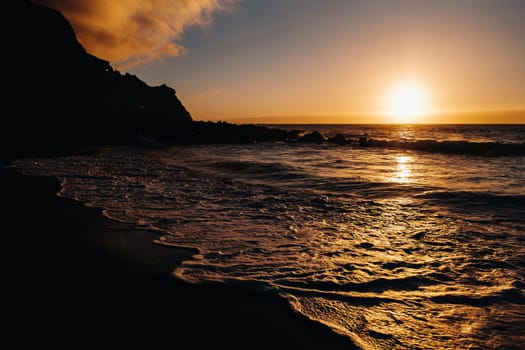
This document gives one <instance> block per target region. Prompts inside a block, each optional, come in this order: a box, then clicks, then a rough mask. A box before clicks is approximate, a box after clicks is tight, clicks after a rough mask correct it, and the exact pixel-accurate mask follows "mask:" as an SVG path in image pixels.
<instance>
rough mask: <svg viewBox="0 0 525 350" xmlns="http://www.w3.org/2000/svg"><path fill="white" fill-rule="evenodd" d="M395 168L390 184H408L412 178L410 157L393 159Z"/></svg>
mask: <svg viewBox="0 0 525 350" xmlns="http://www.w3.org/2000/svg"><path fill="white" fill-rule="evenodd" d="M395 161H396V168H395V173H394V176H393V177H392V182H398V183H408V182H410V179H411V177H412V165H411V163H412V161H413V159H412V157H410V156H397V157H396V158H395Z"/></svg>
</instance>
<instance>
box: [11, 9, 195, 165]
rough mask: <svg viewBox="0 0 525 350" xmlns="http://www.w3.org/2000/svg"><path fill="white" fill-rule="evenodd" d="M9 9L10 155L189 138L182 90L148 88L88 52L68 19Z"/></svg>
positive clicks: (53, 13)
mask: <svg viewBox="0 0 525 350" xmlns="http://www.w3.org/2000/svg"><path fill="white" fill-rule="evenodd" d="M7 9H8V11H7V12H6V14H5V18H4V20H5V22H6V23H7V24H8V25H7V26H6V27H7V28H9V32H8V33H7V42H6V44H7V45H6V46H5V47H4V50H3V52H4V53H3V55H4V58H7V64H6V65H5V66H4V70H5V71H7V74H6V75H5V78H4V82H3V83H4V87H5V90H4V91H7V92H6V93H4V101H5V104H4V106H3V109H4V113H3V114H4V118H2V124H3V125H2V131H1V133H2V135H1V144H2V152H3V153H4V155H5V154H6V152H7V153H8V155H10V156H11V157H12V156H22V155H25V154H35V153H39V151H40V153H46V152H48V151H61V150H66V149H72V148H75V147H78V146H96V145H102V144H119V143H129V142H135V141H136V140H137V137H139V138H140V137H146V138H154V139H156V140H163V139H174V138H177V137H179V136H180V134H181V133H182V132H186V131H183V130H186V128H187V126H188V125H189V124H191V122H192V118H191V116H190V114H189V113H188V111H187V110H186V109H185V107H184V106H183V104H182V103H181V101H180V100H179V99H178V98H177V96H176V94H175V90H174V89H172V88H170V87H168V86H166V85H162V86H156V87H151V86H148V85H147V84H146V83H144V82H143V81H141V80H140V79H139V78H137V77H136V76H134V75H130V74H121V73H120V72H118V71H116V70H114V69H113V68H112V67H111V65H110V64H109V62H107V61H105V60H102V59H99V58H97V57H95V56H93V55H91V54H89V53H88V52H86V50H85V49H84V48H83V47H82V45H81V44H80V43H79V42H78V41H77V39H76V36H75V33H74V31H73V28H72V27H71V25H70V24H69V22H68V21H67V20H66V19H65V18H64V17H63V16H62V14H61V13H60V12H57V11H55V10H52V9H50V8H47V7H44V6H40V5H36V4H32V3H31V2H29V1H20V0H18V1H10V2H8V3H7Z"/></svg>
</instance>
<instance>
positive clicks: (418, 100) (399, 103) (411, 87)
mask: <svg viewBox="0 0 525 350" xmlns="http://www.w3.org/2000/svg"><path fill="white" fill-rule="evenodd" d="M428 113H429V105H428V93H427V91H426V89H425V88H424V87H423V86H422V85H421V84H418V83H417V82H413V81H405V82H401V83H398V84H396V85H394V86H393V87H392V88H391V89H390V90H389V91H388V93H387V95H386V111H385V114H386V115H387V116H388V117H389V118H390V119H391V120H392V121H393V122H396V123H414V122H420V121H421V120H422V118H423V117H425V116H426V115H427V114H428Z"/></svg>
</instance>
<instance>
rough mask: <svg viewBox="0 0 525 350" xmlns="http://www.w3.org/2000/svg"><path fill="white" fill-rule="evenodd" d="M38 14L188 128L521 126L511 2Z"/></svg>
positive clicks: (238, 2) (518, 17)
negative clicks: (172, 99)
mask: <svg viewBox="0 0 525 350" xmlns="http://www.w3.org/2000/svg"><path fill="white" fill-rule="evenodd" d="M36 2H39V3H43V4H46V5H48V6H50V7H54V8H56V9H58V10H60V11H62V12H63V13H64V15H65V16H66V18H68V19H69V20H70V22H71V23H72V25H73V27H74V28H75V31H76V33H77V36H78V39H79V41H80V42H81V43H82V44H83V45H84V46H85V47H86V49H87V50H88V51H89V52H91V53H93V54H95V55H97V56H98V57H100V58H103V59H107V60H109V61H110V62H111V64H112V66H113V67H114V68H116V69H118V70H119V71H121V72H129V73H132V74H136V75H137V76H138V77H139V78H140V79H142V80H144V81H145V82H147V83H148V84H150V85H161V84H164V83H165V84H167V85H169V86H171V87H173V88H175V89H176V91H177V96H178V97H179V98H180V99H181V101H182V102H183V104H184V105H185V106H186V108H187V109H188V111H189V112H190V113H191V115H192V117H193V118H194V119H195V120H224V121H230V122H276V123H279V122H283V123H284V122H297V123H301V122H305V123H308V122H318V123H319V122H321V123H322V122H324V123H331V122H338V123H339V122H342V123H375V122H403V121H410V122H495V123H497V122H516V123H525V113H520V112H516V111H521V110H525V21H524V20H523V18H525V1H523V0H439V1H438V0H435V1H430V0H324V1H321V0H315V1H314V0H281V1H272V0H222V1H221V0H143V1H139V0H137V1H132V0H113V1H106V0H91V1H84V0H40V1H36ZM496 111H497V112H496ZM500 111H505V112H500ZM408 117H410V118H408Z"/></svg>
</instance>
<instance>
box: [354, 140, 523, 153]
mask: <svg viewBox="0 0 525 350" xmlns="http://www.w3.org/2000/svg"><path fill="white" fill-rule="evenodd" d="M354 145H355V146H361V147H380V148H391V149H402V150H411V151H423V152H432V153H445V154H459V155H476V156H488V157H490V156H492V157H494V156H525V143H501V142H473V141H438V140H416V141H397V140H382V139H373V138H370V139H367V138H360V139H359V140H358V141H357V142H355V143H354Z"/></svg>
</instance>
